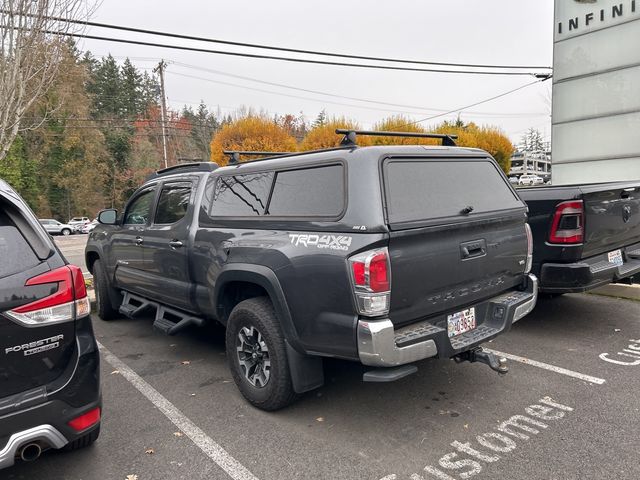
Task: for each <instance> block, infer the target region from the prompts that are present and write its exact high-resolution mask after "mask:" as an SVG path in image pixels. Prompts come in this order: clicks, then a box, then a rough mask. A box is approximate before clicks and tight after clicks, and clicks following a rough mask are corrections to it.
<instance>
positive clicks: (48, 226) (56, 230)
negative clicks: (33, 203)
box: [40, 218, 75, 236]
mask: <svg viewBox="0 0 640 480" xmlns="http://www.w3.org/2000/svg"><path fill="white" fill-rule="evenodd" d="M40 224H41V225H42V226H43V227H44V229H45V230H46V231H47V232H49V233H50V234H51V235H65V236H66V235H71V234H72V233H74V232H75V230H74V227H73V226H72V225H69V224H67V223H60V222H59V221H57V220H54V219H53V218H41V219H40Z"/></svg>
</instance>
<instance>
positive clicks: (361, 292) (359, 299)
mask: <svg viewBox="0 0 640 480" xmlns="http://www.w3.org/2000/svg"><path fill="white" fill-rule="evenodd" d="M349 266H350V269H349V270H350V273H351V283H352V285H353V290H354V295H355V299H356V306H357V308H358V313H360V315H366V316H367V317H378V316H380V315H386V314H388V313H389V305H390V302H391V264H390V262H389V251H388V250H387V248H386V247H385V248H379V249H376V250H369V251H367V252H362V253H359V254H357V255H354V256H353V257H351V258H349Z"/></svg>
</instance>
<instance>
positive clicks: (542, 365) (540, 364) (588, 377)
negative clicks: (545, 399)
mask: <svg viewBox="0 0 640 480" xmlns="http://www.w3.org/2000/svg"><path fill="white" fill-rule="evenodd" d="M485 350H486V351H487V352H491V353H493V354H494V355H498V356H499V357H504V358H507V359H509V360H513V361H514V362H520V363H524V364H526V365H531V366H532V367H538V368H543V369H544V370H549V371H551V372H556V373H559V374H561V375H566V376H567V377H573V378H577V379H579V380H584V381H585V382H589V383H595V384H596V385H602V384H603V383H605V382H606V380H605V379H603V378H598V377H592V376H591V375H585V374H583V373H579V372H574V371H573V370H567V369H566V368H562V367H556V366H555V365H550V364H548V363H543V362H539V361H537V360H531V359H529V358H525V357H519V356H518V355H512V354H511V353H504V352H498V351H497V350H491V349H490V348H485Z"/></svg>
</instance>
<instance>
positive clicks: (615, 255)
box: [609, 250, 624, 267]
mask: <svg viewBox="0 0 640 480" xmlns="http://www.w3.org/2000/svg"><path fill="white" fill-rule="evenodd" d="M609 263H612V264H613V265H616V266H617V267H619V266H620V265H622V264H623V263H624V261H623V260H622V250H614V251H613V252H609Z"/></svg>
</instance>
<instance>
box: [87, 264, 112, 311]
mask: <svg viewBox="0 0 640 480" xmlns="http://www.w3.org/2000/svg"><path fill="white" fill-rule="evenodd" d="M93 289H94V292H95V293H96V312H97V313H98V316H99V317H100V318H101V319H102V320H113V319H114V318H116V317H117V316H118V311H117V310H116V309H114V308H113V306H112V305H111V297H110V296H109V292H112V290H113V287H112V286H111V284H110V283H109V279H108V278H107V275H106V273H105V271H104V269H103V268H102V262H101V261H100V260H96V261H95V263H94V264H93Z"/></svg>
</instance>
